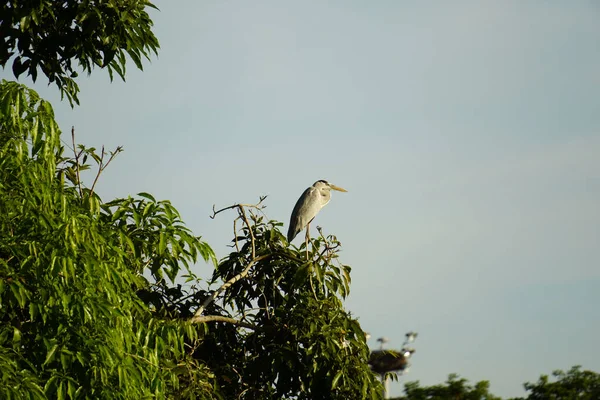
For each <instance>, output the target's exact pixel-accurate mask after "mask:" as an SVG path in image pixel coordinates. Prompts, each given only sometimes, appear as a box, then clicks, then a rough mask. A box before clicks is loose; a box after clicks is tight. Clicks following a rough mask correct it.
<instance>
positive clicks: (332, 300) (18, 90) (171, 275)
mask: <svg viewBox="0 0 600 400" xmlns="http://www.w3.org/2000/svg"><path fill="white" fill-rule="evenodd" d="M148 7H153V6H152V4H150V3H149V2H147V1H143V0H140V1H135V0H98V1H63V2H52V1H46V0H40V1H38V2H16V1H10V2H8V3H6V4H4V5H2V6H0V13H1V15H0V17H1V18H0V32H2V34H3V38H4V40H3V42H2V43H0V62H1V63H2V65H3V66H5V65H6V63H7V62H8V61H9V60H10V59H11V58H14V60H13V65H12V66H13V72H14V74H15V76H17V77H18V76H19V75H20V74H21V73H23V72H25V71H28V73H29V75H31V76H32V78H33V79H34V80H35V79H36V77H37V73H38V70H41V72H42V73H44V74H45V75H46V76H47V77H48V79H49V80H50V82H55V83H56V84H57V85H58V87H59V88H60V90H61V91H62V93H63V94H65V95H66V96H67V97H68V98H69V101H71V102H73V101H75V102H77V92H78V87H77V85H76V83H75V80H74V79H75V78H76V75H77V73H76V71H75V70H74V67H73V63H75V62H77V63H79V64H80V66H81V68H83V70H84V71H87V72H88V73H89V72H91V70H92V69H93V67H94V66H98V67H101V68H107V69H108V71H109V73H110V75H111V77H112V74H113V72H114V71H116V72H117V74H118V75H119V76H121V77H122V78H124V77H125V62H126V59H125V57H126V55H129V57H131V58H132V59H133V61H134V63H135V64H136V65H137V66H138V67H139V68H141V58H142V57H148V54H149V52H150V51H153V52H156V49H157V48H158V42H157V41H156V38H155V37H154V35H153V34H152V32H151V26H152V21H151V20H150V18H149V17H148V15H147V13H146V11H145V10H146V8H148ZM71 141H72V149H68V150H69V151H65V144H66V143H65V142H64V137H62V138H61V132H60V129H59V127H58V126H57V124H56V122H55V120H54V115H53V110H52V107H51V106H50V104H49V103H47V102H46V101H44V100H42V99H41V98H40V97H39V96H38V95H37V93H36V92H34V91H33V90H30V89H28V88H26V87H25V86H23V85H20V84H17V83H15V82H7V81H2V83H1V84H0V370H1V371H2V375H1V376H0V398H7V399H55V398H56V399H103V398H110V399H114V398H117V399H145V398H157V399H163V398H169V399H171V398H173V399H231V398H237V399H280V398H289V399H349V398H352V399H364V398H379V397H380V393H381V384H380V383H379V382H378V381H377V379H376V378H375V376H374V375H373V374H372V373H371V371H370V369H369V367H368V364H367V361H368V356H369V351H368V348H367V346H366V343H365V337H364V334H363V332H362V330H361V329H360V325H359V324H358V322H357V320H356V319H354V318H352V316H351V315H350V314H349V313H348V312H346V311H345V310H344V308H343V303H342V301H343V299H344V298H345V297H346V296H347V295H348V293H349V290H350V275H349V274H350V268H349V267H348V266H346V265H342V264H340V263H339V262H338V251H339V242H338V241H337V240H336V238H335V237H332V236H330V237H327V238H325V237H324V236H323V235H322V234H321V236H320V237H319V238H317V239H314V240H312V241H311V249H310V252H306V251H305V250H306V249H305V248H304V247H301V248H300V249H297V248H293V247H290V246H289V244H288V243H287V241H286V240H285V238H284V236H283V235H282V234H281V232H280V231H279V229H278V228H279V227H280V226H281V224H280V223H278V222H276V221H269V220H267V219H266V218H265V216H264V214H263V211H262V207H261V205H260V204H261V203H262V200H264V199H262V200H261V203H259V205H256V206H245V205H240V204H236V205H233V206H231V207H227V208H226V209H224V210H221V211H225V210H235V211H237V213H238V215H237V217H236V219H235V222H234V240H233V243H234V245H233V247H234V250H233V251H232V253H231V254H230V255H229V256H227V257H225V258H224V259H223V260H222V261H221V262H219V263H217V261H216V259H215V256H214V253H213V251H212V250H211V249H210V247H209V246H208V245H207V244H206V243H204V242H202V241H201V240H200V237H197V236H195V235H193V234H192V232H190V231H189V230H188V229H187V228H186V227H185V225H184V224H183V222H182V221H181V218H180V216H179V213H178V212H177V210H176V209H175V208H174V207H173V206H172V205H171V204H170V203H169V202H168V201H157V200H156V199H155V198H154V197H153V196H152V195H150V194H148V193H140V194H139V195H138V196H136V197H127V198H118V199H114V200H111V201H107V202H105V201H103V200H102V199H101V198H100V197H99V195H98V194H97V193H96V191H95V187H96V183H97V181H98V179H99V178H100V177H101V174H102V172H103V171H104V169H105V168H106V167H107V166H108V165H109V164H110V162H111V161H112V159H113V158H114V157H115V156H116V155H117V154H118V153H119V152H120V151H121V149H120V148H117V149H116V150H115V151H114V152H108V153H107V152H105V151H104V148H102V149H101V150H96V149H94V148H86V147H85V146H81V145H79V146H76V144H75V136H74V131H72V136H71ZM68 147H70V145H67V148H68ZM92 167H94V168H95V169H96V175H95V177H94V179H93V180H92V181H91V182H84V181H83V180H82V179H81V172H82V171H84V170H87V169H91V168H92ZM221 211H218V212H215V215H216V214H219V213H220V212H221ZM201 259H202V260H204V261H206V262H209V263H210V262H212V264H214V265H215V267H216V268H215V270H214V273H213V274H212V277H211V278H210V280H209V281H208V282H205V281H203V280H201V279H200V278H198V277H196V276H195V275H194V274H193V273H192V271H191V267H192V266H193V265H195V264H196V263H197V262H198V261H199V260H201ZM208 275H210V274H208Z"/></svg>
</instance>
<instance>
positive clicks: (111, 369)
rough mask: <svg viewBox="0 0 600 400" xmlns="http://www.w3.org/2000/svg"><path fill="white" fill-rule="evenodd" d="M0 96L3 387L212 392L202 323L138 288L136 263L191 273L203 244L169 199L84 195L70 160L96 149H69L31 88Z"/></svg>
mask: <svg viewBox="0 0 600 400" xmlns="http://www.w3.org/2000/svg"><path fill="white" fill-rule="evenodd" d="M0 106H1V107H2V114H1V115H0V370H1V371H2V374H1V377H0V398H3V399H4V398H6V399H20V398H23V399H25V398H27V399H31V398H40V399H42V398H44V399H45V398H48V399H55V398H58V399H63V398H94V399H102V398H132V399H133V398H135V399H141V398H150V397H156V398H173V397H175V395H180V394H182V393H185V394H186V396H187V397H185V398H213V395H212V391H211V390H210V388H211V385H212V381H211V374H210V371H208V370H207V369H206V368H204V367H202V366H201V365H200V363H199V362H198V361H197V360H195V359H194V358H193V357H192V351H191V349H190V347H189V346H191V345H193V344H194V343H196V342H197V341H198V340H199V336H198V334H197V330H200V329H201V328H199V327H194V329H190V326H189V324H188V323H186V322H185V321H183V320H181V319H179V318H173V316H171V317H170V318H165V315H157V313H155V312H154V311H153V310H152V309H151V308H150V307H149V305H148V304H146V303H145V302H144V301H143V299H142V298H141V297H140V296H139V293H140V292H142V291H144V290H148V291H152V290H153V289H152V287H151V286H150V284H149V282H148V280H147V279H146V278H145V277H144V273H146V274H147V273H148V272H152V271H156V275H158V274H159V273H164V274H165V275H168V276H170V277H171V278H172V279H174V278H175V276H176V275H177V274H179V273H182V272H185V273H187V274H188V275H189V274H190V272H189V271H188V267H189V266H190V265H191V264H193V263H195V262H196V261H197V260H200V259H205V260H210V259H211V258H214V255H213V253H212V250H211V249H210V247H208V246H207V245H206V244H205V243H203V242H201V241H200V239H199V238H198V237H195V236H194V235H192V233H191V232H190V231H189V230H188V229H187V228H186V227H185V226H184V225H183V223H182V222H181V221H180V218H179V214H178V213H177V211H176V210H175V209H174V208H173V207H172V206H171V205H170V203H168V202H156V201H155V200H154V199H153V198H151V196H149V195H145V196H144V197H142V198H136V199H133V198H129V199H122V200H117V201H115V202H112V203H109V204H104V203H103V202H102V200H101V199H100V198H99V197H98V196H97V195H95V194H94V195H92V194H91V190H89V189H87V188H86V185H85V184H84V183H83V182H81V181H80V179H79V177H78V176H77V171H81V169H82V168H85V165H82V164H81V163H85V161H87V160H85V157H84V156H85V155H88V156H89V157H88V158H89V160H90V161H91V162H95V161H100V162H102V156H101V155H100V156H99V157H100V158H99V159H97V158H96V157H95V155H96V156H97V154H96V153H95V150H94V149H86V148H83V149H81V148H80V150H81V151H82V152H81V153H79V154H80V155H81V158H80V159H79V160H74V159H73V158H69V157H65V156H64V155H63V148H62V146H61V142H60V139H59V134H60V132H59V130H58V128H57V126H56V123H55V122H54V120H53V114H52V108H51V107H50V106H49V105H48V104H47V103H45V102H44V101H43V100H41V99H39V97H38V96H37V94H36V93H35V92H33V91H31V90H28V89H26V88H25V87H23V86H21V85H17V84H14V83H9V82H3V83H2V84H1V85H0ZM68 168H71V171H73V173H74V175H75V176H74V177H73V176H72V177H71V178H73V179H64V177H65V176H66V175H68V174H70V172H68V171H67V169H68ZM81 188H82V189H81ZM80 189H81V190H80ZM148 197H150V198H148ZM161 238H163V239H162V241H163V243H164V244H163V245H162V246H163V250H162V252H161V251H159V250H158V248H159V247H160V241H161ZM151 266H152V268H154V270H152V269H151ZM196 328H197V329H196ZM125 383H126V384H125Z"/></svg>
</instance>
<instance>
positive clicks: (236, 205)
mask: <svg viewBox="0 0 600 400" xmlns="http://www.w3.org/2000/svg"><path fill="white" fill-rule="evenodd" d="M266 198H267V196H260V198H259V199H260V200H259V202H258V203H256V204H234V205H231V206H228V207H224V208H221V209H220V210H215V206H214V205H213V213H212V215H211V216H210V219H215V217H216V216H217V214H220V213H222V212H223V211H227V210H232V209H234V208H239V207H249V208H256V209H259V210H261V209H263V208H265V207H266V206H265V205H263V204H262V202H263V201H264V200H265V199H266Z"/></svg>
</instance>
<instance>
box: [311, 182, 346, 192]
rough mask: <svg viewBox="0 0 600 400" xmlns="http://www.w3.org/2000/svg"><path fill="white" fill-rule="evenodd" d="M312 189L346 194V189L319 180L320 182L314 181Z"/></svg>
mask: <svg viewBox="0 0 600 400" xmlns="http://www.w3.org/2000/svg"><path fill="white" fill-rule="evenodd" d="M313 187H314V188H316V189H319V190H322V189H325V190H331V189H333V190H337V191H338V192H347V190H346V189H344V188H341V187H339V186H335V185H334V184H333V183H329V182H327V181H326V180H324V179H321V180H320V181H316V182H315V183H314V184H313Z"/></svg>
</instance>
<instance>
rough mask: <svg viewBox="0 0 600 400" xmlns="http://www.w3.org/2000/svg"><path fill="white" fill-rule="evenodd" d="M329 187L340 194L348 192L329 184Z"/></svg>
mask: <svg viewBox="0 0 600 400" xmlns="http://www.w3.org/2000/svg"><path fill="white" fill-rule="evenodd" d="M329 187H330V188H332V189H333V190H337V191H338V192H347V190H346V189H344V188H341V187H339V186H335V185H332V184H331V183H330V184H329Z"/></svg>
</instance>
